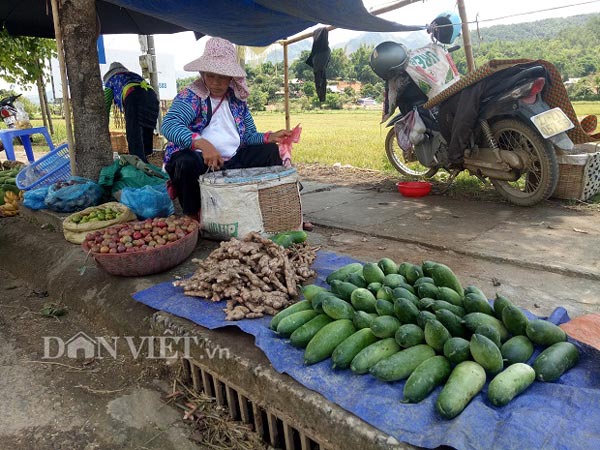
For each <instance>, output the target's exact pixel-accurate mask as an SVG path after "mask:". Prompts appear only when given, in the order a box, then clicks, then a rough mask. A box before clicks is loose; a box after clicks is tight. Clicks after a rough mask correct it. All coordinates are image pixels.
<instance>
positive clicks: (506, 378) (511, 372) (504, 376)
mask: <svg viewBox="0 0 600 450" xmlns="http://www.w3.org/2000/svg"><path fill="white" fill-rule="evenodd" d="M534 381H535V370H533V368H532V367H531V366H528V365H527V364H523V363H515V364H513V365H512V366H508V367H507V368H506V369H504V370H503V371H502V372H500V373H499V374H498V375H496V376H495V377H494V378H493V379H492V381H490V384H489V386H488V392H487V395H488V399H489V400H490V402H492V405H495V406H504V405H506V404H507V403H508V402H510V401H511V400H512V399H513V398H515V397H516V396H517V395H519V394H520V393H521V392H523V391H524V390H525V389H527V388H528V387H529V386H531V384H532V383H533V382H534Z"/></svg>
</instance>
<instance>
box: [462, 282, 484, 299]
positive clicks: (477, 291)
mask: <svg viewBox="0 0 600 450" xmlns="http://www.w3.org/2000/svg"><path fill="white" fill-rule="evenodd" d="M467 294H478V295H480V296H481V297H483V298H487V295H485V294H484V293H483V291H482V290H481V289H479V288H478V287H477V286H473V285H470V286H467V287H466V288H465V295H467Z"/></svg>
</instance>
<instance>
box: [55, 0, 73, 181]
mask: <svg viewBox="0 0 600 450" xmlns="http://www.w3.org/2000/svg"><path fill="white" fill-rule="evenodd" d="M52 19H53V21H54V35H55V37H56V53H57V56H58V64H59V66H60V81H61V83H62V91H63V107H64V112H65V125H66V128H67V143H68V144H69V159H70V161H71V175H76V173H77V170H76V164H75V139H74V138H73V127H72V124H71V104H70V103H69V84H68V82H67V69H66V66H65V54H64V49H63V43H62V30H61V28H60V19H59V17H58V0H52Z"/></svg>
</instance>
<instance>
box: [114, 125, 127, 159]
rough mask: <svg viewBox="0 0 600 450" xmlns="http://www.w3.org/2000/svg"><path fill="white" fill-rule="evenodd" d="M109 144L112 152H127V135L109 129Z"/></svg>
mask: <svg viewBox="0 0 600 450" xmlns="http://www.w3.org/2000/svg"><path fill="white" fill-rule="evenodd" d="M110 144H111V147H112V149H113V152H117V153H122V154H125V153H129V150H128V147H127V137H126V136H125V133H123V132H122V131H111V132H110Z"/></svg>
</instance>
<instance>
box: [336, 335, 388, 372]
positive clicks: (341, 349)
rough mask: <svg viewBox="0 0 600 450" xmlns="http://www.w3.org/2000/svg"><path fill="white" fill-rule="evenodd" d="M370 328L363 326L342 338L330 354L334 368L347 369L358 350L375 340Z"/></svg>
mask: <svg viewBox="0 0 600 450" xmlns="http://www.w3.org/2000/svg"><path fill="white" fill-rule="evenodd" d="M377 340H378V339H377V336H375V335H374V334H373V332H372V331H371V329H370V328H363V329H362V330H358V331H357V332H356V333H354V334H352V335H351V336H348V337H347V338H346V339H344V340H343V341H342V342H341V343H340V344H339V345H338V346H337V347H336V348H335V349H334V350H333V353H332V354H331V360H332V361H333V368H334V369H347V368H348V367H350V363H351V362H352V360H353V359H354V357H355V356H356V355H358V352H360V351H361V350H362V349H363V348H365V347H367V346H369V345H371V344H373V343H375V342H377Z"/></svg>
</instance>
